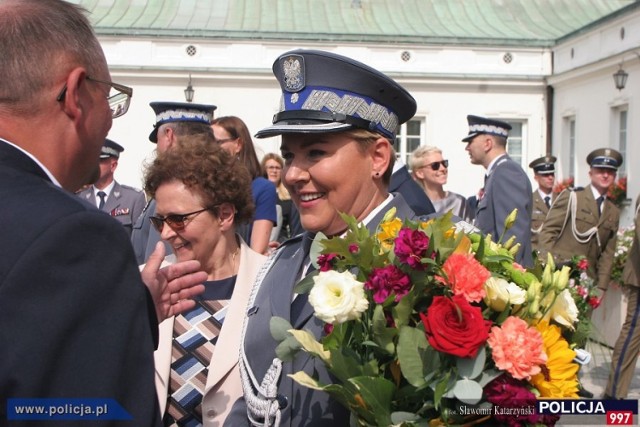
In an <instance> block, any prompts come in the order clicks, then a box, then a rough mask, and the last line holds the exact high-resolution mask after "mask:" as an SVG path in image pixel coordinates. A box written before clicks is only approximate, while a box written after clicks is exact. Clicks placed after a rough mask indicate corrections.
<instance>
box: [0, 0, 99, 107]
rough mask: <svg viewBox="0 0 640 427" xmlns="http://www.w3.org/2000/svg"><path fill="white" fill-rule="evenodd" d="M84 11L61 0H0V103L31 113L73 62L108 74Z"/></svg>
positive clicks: (94, 71) (88, 70)
mask: <svg viewBox="0 0 640 427" xmlns="http://www.w3.org/2000/svg"><path fill="white" fill-rule="evenodd" d="M85 13H86V10H85V9H83V8H82V7H80V6H77V5H75V4H72V3H69V2H66V1H62V0H0V46H2V56H3V57H2V60H0V75H1V76H2V82H1V83H0V108H7V109H9V110H11V111H13V113H19V112H25V113H30V114H32V113H33V112H34V109H37V108H39V105H41V104H40V103H39V99H40V97H41V96H42V92H43V91H46V90H50V88H51V87H52V85H53V84H55V80H56V79H61V78H62V74H63V73H66V72H68V71H70V70H71V69H72V68H73V67H77V66H82V67H85V68H86V69H87V73H90V74H93V75H96V76H97V77H98V78H104V76H103V74H104V72H105V71H107V67H106V60H105V56H104V53H103V51H102V47H101V46H100V43H99V42H98V39H97V38H96V36H95V33H94V31H93V29H92V27H91V24H90V23H89V20H88V19H87V17H86V15H85ZM60 90H62V85H60ZM54 96H55V95H54Z"/></svg>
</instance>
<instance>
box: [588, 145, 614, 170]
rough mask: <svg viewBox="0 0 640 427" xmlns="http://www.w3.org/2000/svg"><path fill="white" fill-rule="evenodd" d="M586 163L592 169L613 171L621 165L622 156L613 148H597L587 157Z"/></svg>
mask: <svg viewBox="0 0 640 427" xmlns="http://www.w3.org/2000/svg"><path fill="white" fill-rule="evenodd" d="M587 163H588V164H589V166H591V167H592V168H604V169H614V170H616V171H617V170H618V168H619V167H620V166H621V165H622V154H620V152H619V151H616V150H614V149H613V148H598V149H597V150H593V151H592V152H591V153H589V155H588V156H587Z"/></svg>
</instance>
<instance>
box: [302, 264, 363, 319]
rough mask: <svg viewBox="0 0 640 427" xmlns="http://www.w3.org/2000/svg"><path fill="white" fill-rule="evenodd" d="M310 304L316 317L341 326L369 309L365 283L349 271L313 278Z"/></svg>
mask: <svg viewBox="0 0 640 427" xmlns="http://www.w3.org/2000/svg"><path fill="white" fill-rule="evenodd" d="M313 281H314V283H315V284H314V286H313V288H311V292H309V303H310V304H311V305H312V306H313V308H314V310H315V316H316V317H317V318H318V319H320V320H323V321H324V322H327V323H332V324H339V323H344V322H346V321H347V320H354V319H358V318H359V317H360V314H361V313H362V312H363V311H365V310H366V309H367V307H369V301H367V298H366V297H365V294H364V283H362V282H358V281H357V280H356V278H355V276H354V275H353V274H351V273H350V272H348V271H345V272H343V273H338V272H337V271H333V270H330V271H323V272H320V273H319V274H318V275H317V276H315V277H314V278H313Z"/></svg>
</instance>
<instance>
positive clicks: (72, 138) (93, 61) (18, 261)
mask: <svg viewBox="0 0 640 427" xmlns="http://www.w3.org/2000/svg"><path fill="white" fill-rule="evenodd" d="M51 22H55V23H56V25H51ZM0 46H2V47H3V48H2V55H3V60H2V61H0V74H1V75H2V76H3V79H2V81H1V82H0V198H1V199H2V202H3V204H4V207H3V209H0V236H2V239H3V243H4V244H3V245H0V325H2V332H0V396H2V400H1V401H0V420H2V421H0V423H1V424H3V425H5V423H6V420H18V419H20V417H21V416H20V415H19V414H18V412H19V410H20V407H19V406H20V400H18V401H17V402H16V401H10V400H9V399H11V398H17V399H42V398H47V399H53V398H59V399H62V401H61V403H59V404H60V405H63V406H64V404H65V403H69V404H71V403H72V402H67V401H66V400H65V399H83V400H82V401H81V402H83V403H84V404H86V405H87V406H89V407H91V402H89V401H87V400H85V399H98V400H106V399H113V401H114V402H115V403H117V404H118V405H120V406H121V407H122V408H123V409H124V411H126V413H128V414H129V415H130V416H131V420H130V421H129V422H128V423H130V424H131V425H136V426H160V425H161V420H160V413H159V410H158V400H157V398H156V393H155V387H154V364H153V350H154V346H155V344H156V343H155V341H156V340H157V335H158V329H157V323H158V321H159V320H162V319H164V318H165V317H167V316H169V315H172V314H174V313H176V312H179V311H180V310H181V309H184V308H186V306H188V305H189V304H186V303H184V302H179V301H180V300H181V299H183V298H187V297H189V295H191V294H190V292H189V291H191V290H193V288H190V289H182V286H186V285H190V284H194V283H198V282H201V281H202V280H204V279H205V278H206V274H204V273H199V274H194V275H188V276H183V275H184V274H185V273H188V272H189V271H192V270H196V269H197V268H199V264H198V263H197V262H195V263H190V264H183V265H182V266H181V267H179V268H174V269H168V270H167V269H163V270H158V267H159V265H160V262H161V258H162V256H163V253H162V250H161V249H160V250H159V251H158V253H157V254H155V256H154V257H153V265H152V266H151V267H150V268H148V269H146V270H145V271H144V272H143V274H142V277H144V283H143V280H142V278H141V275H140V273H139V271H138V267H137V264H136V263H135V260H134V256H133V251H132V250H131V245H130V243H129V239H128V236H127V233H126V232H125V230H124V229H123V227H122V226H121V225H120V224H119V223H118V222H117V221H116V220H114V219H113V218H111V217H110V216H109V215H106V214H105V213H104V212H101V211H99V210H98V209H96V207H95V205H91V204H88V203H86V202H85V201H83V200H81V199H80V198H78V197H77V196H75V194H74V193H73V191H75V190H76V189H78V188H80V187H81V186H82V185H83V184H85V183H87V182H92V181H95V179H96V177H97V172H98V156H99V154H100V149H101V146H102V144H103V142H104V140H105V137H106V136H107V132H108V131H109V128H110V127H111V123H112V119H113V118H114V117H118V116H120V115H122V114H124V113H126V111H127V108H128V106H129V101H130V97H131V93H132V90H131V89H130V88H128V87H126V86H123V85H119V84H117V83H113V82H111V77H110V75H109V70H108V68H107V64H106V60H105V57H104V54H103V52H102V49H101V47H100V44H99V43H98V40H97V39H96V37H95V35H94V33H93V30H92V29H91V26H90V24H89V21H88V20H87V19H86V17H85V16H84V15H83V9H81V8H79V7H77V6H75V5H73V4H72V3H68V2H65V1H61V0H17V1H16V0H7V1H3V2H2V3H0ZM43 70H46V71H43ZM110 91H114V92H112V93H113V95H112V96H109V93H110ZM180 276H183V277H180ZM145 284H146V285H147V287H145ZM200 288H202V287H200ZM201 290H202V289H200V291H201ZM149 291H151V295H150V293H149ZM152 297H153V299H152ZM191 302H192V303H193V301H191ZM154 303H155V310H154ZM76 403H77V402H76ZM115 403H108V402H107V403H105V404H106V405H107V410H108V412H111V414H112V415H116V418H120V419H123V418H124V417H121V416H118V415H117V411H116V410H117V408H116V407H115V406H114V405H115ZM50 404H51V403H49V405H50ZM45 405H47V403H46V402H45ZM92 409H94V410H96V408H92ZM74 414H75V415H77V413H74ZM27 417H28V416H27ZM105 418H107V417H96V416H91V415H86V416H84V417H82V418H79V419H81V420H82V421H81V424H82V425H83V426H105V425H122V421H117V420H114V421H111V422H109V421H104V419H105ZM22 419H24V417H22ZM27 419H28V418H27ZM31 419H32V420H33V418H31ZM55 420H56V417H55V415H54V414H50V417H49V418H47V421H55ZM12 422H13V421H9V423H12ZM62 422H63V421H58V423H56V424H55V425H63V424H62ZM65 423H68V422H65ZM45 424H47V423H46V422H45ZM65 425H66V424H65ZM127 425H129V424H127Z"/></svg>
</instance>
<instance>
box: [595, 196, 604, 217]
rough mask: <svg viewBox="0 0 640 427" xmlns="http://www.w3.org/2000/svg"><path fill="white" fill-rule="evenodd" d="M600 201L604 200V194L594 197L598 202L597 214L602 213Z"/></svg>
mask: <svg viewBox="0 0 640 427" xmlns="http://www.w3.org/2000/svg"><path fill="white" fill-rule="evenodd" d="M602 202H604V196H600V197H598V198H597V199H596V203H598V215H601V214H602Z"/></svg>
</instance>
